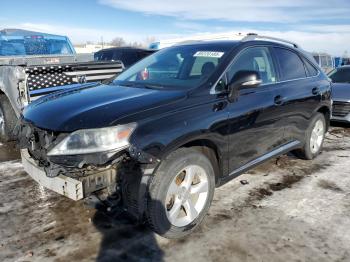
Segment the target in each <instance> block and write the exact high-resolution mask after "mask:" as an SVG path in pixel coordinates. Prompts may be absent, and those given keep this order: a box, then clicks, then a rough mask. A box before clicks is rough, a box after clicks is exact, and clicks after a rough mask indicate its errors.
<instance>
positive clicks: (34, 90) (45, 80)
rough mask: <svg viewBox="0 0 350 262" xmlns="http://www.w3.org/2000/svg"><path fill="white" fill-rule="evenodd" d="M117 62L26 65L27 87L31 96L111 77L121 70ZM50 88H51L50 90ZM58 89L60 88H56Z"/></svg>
mask: <svg viewBox="0 0 350 262" xmlns="http://www.w3.org/2000/svg"><path fill="white" fill-rule="evenodd" d="M122 70H123V66H122V64H121V63H119V62H115V63H110V62H108V63H104V62H87V63H80V64H60V65H47V66H29V67H26V69H25V72H26V74H27V88H28V90H29V93H30V95H31V96H36V95H42V94H44V93H45V92H46V93H48V92H52V91H53V88H54V87H56V89H55V90H56V91H57V87H62V89H63V87H64V86H69V85H72V84H78V83H86V82H98V81H102V80H105V79H108V78H112V77H114V76H115V75H117V74H118V73H120V72H122ZM51 89H52V90H51ZM58 90H60V89H58Z"/></svg>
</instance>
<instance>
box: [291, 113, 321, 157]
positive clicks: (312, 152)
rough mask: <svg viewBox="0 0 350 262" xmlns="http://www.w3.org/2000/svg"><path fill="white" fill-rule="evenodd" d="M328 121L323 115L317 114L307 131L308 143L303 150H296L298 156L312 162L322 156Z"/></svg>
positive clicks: (306, 142)
mask: <svg viewBox="0 0 350 262" xmlns="http://www.w3.org/2000/svg"><path fill="white" fill-rule="evenodd" d="M326 129H327V128H326V120H325V117H324V115H323V114H321V113H317V114H316V115H315V116H314V117H313V118H312V120H311V122H310V126H309V128H308V130H307V131H306V141H305V144H304V147H303V148H302V149H299V150H296V151H295V153H296V155H297V156H299V157H301V158H303V159H307V160H311V159H314V158H315V157H316V156H317V155H319V154H320V152H321V150H322V146H323V141H324V137H325V134H326Z"/></svg>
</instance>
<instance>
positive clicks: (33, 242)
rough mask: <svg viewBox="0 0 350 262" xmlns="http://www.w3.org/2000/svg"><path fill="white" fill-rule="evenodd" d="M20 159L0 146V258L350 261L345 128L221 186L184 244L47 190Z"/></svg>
mask: <svg viewBox="0 0 350 262" xmlns="http://www.w3.org/2000/svg"><path fill="white" fill-rule="evenodd" d="M18 157H19V155H18V152H17V151H16V150H15V149H13V145H0V162H1V163H0V199H1V201H0V225H1V226H0V261H95V260H98V261H124V260H125V261H159V260H165V261H181V260H182V261H318V262H319V261H327V262H328V261H350V216H349V214H350V128H349V127H344V126H343V127H341V126H340V127H339V126H338V127H332V128H331V130H330V133H329V134H328V135H327V139H326V142H325V148H324V151H323V153H322V154H321V155H320V156H319V157H318V158H317V159H315V160H313V161H304V160H299V159H297V158H295V157H293V156H292V155H288V156H282V157H280V158H277V159H273V160H271V161H269V162H268V163H266V164H264V165H262V166H260V167H258V168H256V169H254V170H252V171H250V172H248V173H247V174H244V175H243V176H241V177H239V178H237V179H236V180H234V181H232V182H230V183H228V184H226V185H225V186H223V187H221V188H219V189H217V190H216V193H215V197H214V202H213V204H212V207H211V209H210V213H209V215H208V216H207V217H206V219H205V220H204V223H203V224H202V226H201V227H200V228H199V230H197V231H196V232H195V233H194V234H192V235H191V236H190V237H188V238H185V239H182V240H166V239H163V238H161V237H159V236H156V235H154V234H153V233H151V232H150V231H149V230H148V229H147V227H145V226H143V225H135V224H133V223H131V222H130V221H128V220H127V219H125V218H124V217H123V216H121V215H120V214H119V215H118V214H107V213H104V212H102V211H96V210H94V209H88V208H86V207H84V205H83V203H82V202H73V201H71V200H69V199H66V198H65V197H62V196H59V195H57V194H55V193H53V192H50V191H47V190H45V189H44V188H42V187H40V186H38V185H37V184H36V183H35V182H34V181H32V179H31V178H30V177H28V175H26V173H25V172H24V171H23V169H22V165H21V163H20V161H19V160H18ZM243 180H245V181H243ZM241 182H242V183H241ZM244 182H248V184H245V183H244ZM243 184H245V185H243Z"/></svg>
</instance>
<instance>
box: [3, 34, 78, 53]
mask: <svg viewBox="0 0 350 262" xmlns="http://www.w3.org/2000/svg"><path fill="white" fill-rule="evenodd" d="M72 53H73V51H72V49H71V47H70V45H69V43H68V41H66V40H59V39H47V38H25V39H10V40H0V56H15V55H64V54H72Z"/></svg>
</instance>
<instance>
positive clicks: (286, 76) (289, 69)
mask: <svg viewBox="0 0 350 262" xmlns="http://www.w3.org/2000/svg"><path fill="white" fill-rule="evenodd" d="M275 52H276V56H277V60H278V62H279V65H280V71H281V80H282V81H284V80H293V79H299V78H305V77H306V74H305V68H304V64H303V61H301V59H300V57H299V56H298V55H297V54H296V53H294V52H292V51H289V50H287V49H283V48H275Z"/></svg>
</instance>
